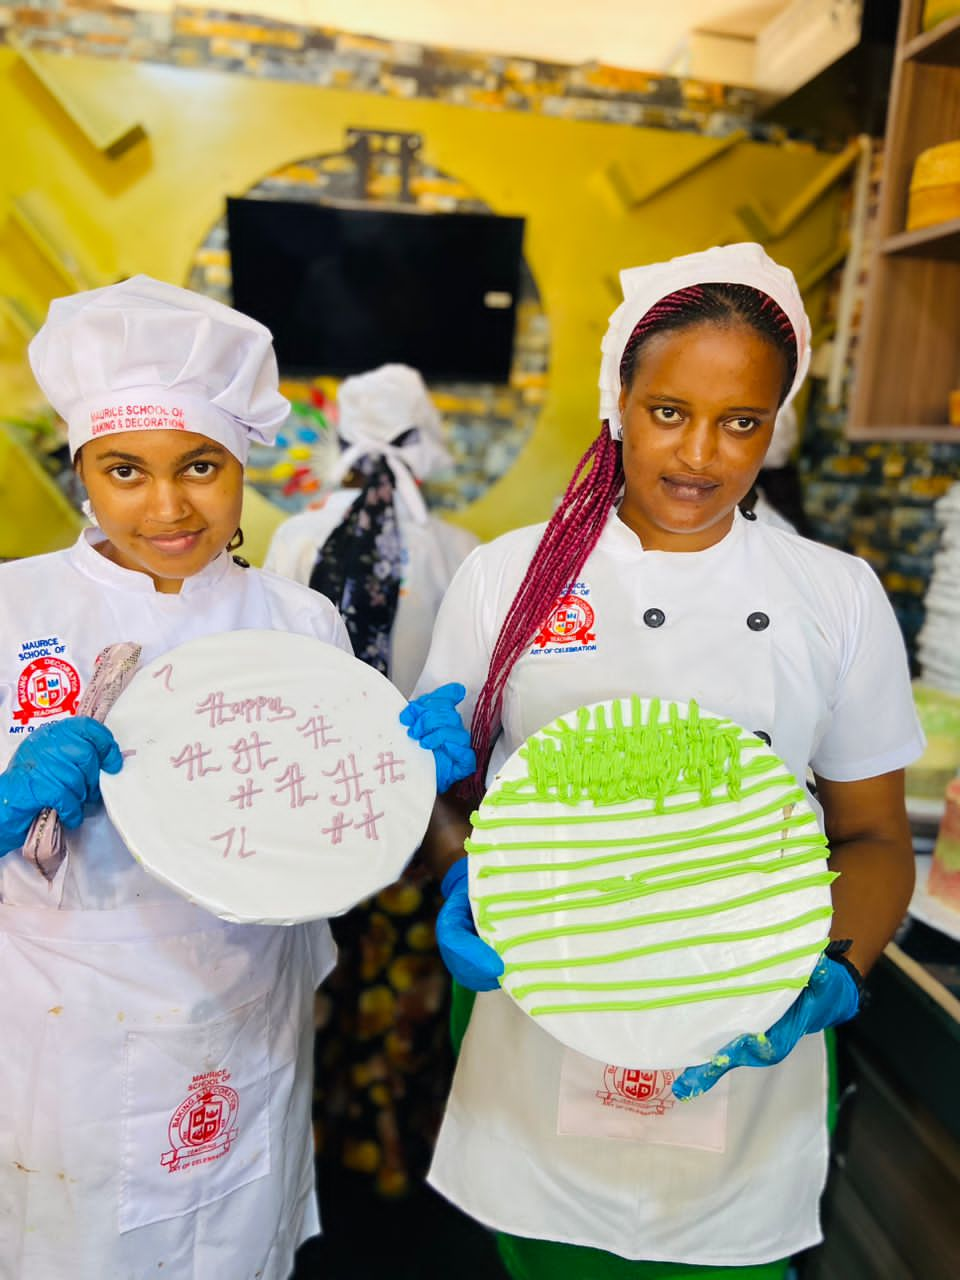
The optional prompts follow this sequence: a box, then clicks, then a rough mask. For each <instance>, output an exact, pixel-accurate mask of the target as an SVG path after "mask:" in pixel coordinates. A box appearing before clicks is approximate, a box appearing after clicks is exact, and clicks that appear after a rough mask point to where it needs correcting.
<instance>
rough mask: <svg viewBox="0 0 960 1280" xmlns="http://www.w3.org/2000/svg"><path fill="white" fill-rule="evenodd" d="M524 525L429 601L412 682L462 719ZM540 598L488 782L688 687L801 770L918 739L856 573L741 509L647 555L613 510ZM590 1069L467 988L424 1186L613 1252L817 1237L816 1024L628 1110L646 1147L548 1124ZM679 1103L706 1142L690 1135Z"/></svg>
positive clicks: (862, 767) (785, 1249) (837, 557)
mask: <svg viewBox="0 0 960 1280" xmlns="http://www.w3.org/2000/svg"><path fill="white" fill-rule="evenodd" d="M542 530H543V526H537V527H533V528H526V529H520V530H517V531H515V532H513V533H509V534H507V535H505V536H504V537H502V538H499V539H497V540H496V541H495V542H493V543H490V544H488V545H487V546H484V547H480V548H479V549H478V550H476V551H474V552H473V553H472V555H471V556H470V557H469V558H468V559H467V560H466V562H465V563H464V565H463V567H462V568H461V570H460V572H459V573H458V574H457V576H456V578H455V579H454V581H453V583H452V584H451V587H450V590H449V591H448V593H447V595H446V598H445V599H444V602H443V605H442V607H441V610H440V614H439V617H438V619H437V624H436V629H435V632H434V640H433V645H432V648H431V650H430V655H429V658H428V660H427V664H426V667H425V669H424V672H423V674H422V675H421V678H420V681H419V686H418V687H419V689H420V690H426V689H430V688H434V687H435V686H436V685H438V684H442V683H444V682H445V681H448V680H460V681H462V682H463V683H464V684H465V685H466V686H467V690H468V692H467V698H466V703H465V707H464V717H465V719H467V721H469V718H470V716H471V714H472V711H473V707H474V705H475V703H476V698H477V695H478V693H479V690H480V687H481V686H482V684H483V681H484V679H485V677H486V674H487V670H488V667H489V661H490V655H491V653H492V651H493V646H494V643H495V641H496V638H497V635H498V633H499V629H500V625H501V623H502V621H503V618H504V615H505V613H506V610H507V608H508V607H509V605H510V603H511V601H512V599H513V597H514V594H515V592H516V590H517V587H518V586H519V584H520V582H521V580H522V578H523V575H524V573H525V571H526V568H527V565H528V564H529V562H530V558H531V556H532V554H533V551H534V549H535V547H536V545H537V542H538V540H539V538H540V535H541V533H542ZM558 604H562V608H561V609H560V611H559V612H558V614H557V615H556V618H557V619H558V621H554V622H553V623H550V624H547V625H546V626H545V627H544V629H543V630H542V631H541V633H540V634H539V636H538V637H537V638H536V639H535V640H534V641H533V642H531V644H530V646H529V647H528V649H527V651H526V653H525V654H524V655H523V657H521V658H520V660H519V661H518V662H517V664H516V666H515V667H514V668H513V671H512V672H511V675H510V678H509V680H508V682H507V686H506V690H505V696H504V702H503V732H502V735H501V737H500V739H499V740H498V743H497V745H496V748H495V752H494V757H493V760H492V761H491V772H490V773H489V774H488V780H489V779H490V778H491V777H492V774H493V772H495V770H496V768H497V767H498V766H499V764H500V763H502V762H503V761H504V760H505V759H506V757H507V756H508V755H509V754H511V753H512V752H513V751H514V750H515V749H516V748H517V747H518V746H520V745H521V743H522V742H523V741H524V740H525V738H527V737H528V736H529V735H530V734H531V733H533V732H534V731H535V730H537V729H539V728H540V727H542V726H543V725H544V724H546V723H548V722H549V721H550V720H552V719H553V718H554V717H556V716H557V715H560V714H562V713H563V712H565V711H569V710H572V709H573V708H574V707H576V706H578V705H581V704H584V703H589V702H595V701H599V700H601V699H607V698H613V697H618V696H622V695H625V694H631V693H636V694H639V695H641V696H647V697H649V696H658V697H660V698H663V699H674V700H682V701H686V700H689V699H691V698H693V699H696V700H697V702H698V703H699V704H700V705H701V706H702V707H703V708H704V709H705V710H707V711H711V712H715V713H718V714H720V715H722V716H729V717H730V718H731V719H733V720H735V721H736V722H738V723H739V724H741V725H743V726H745V727H746V728H748V729H751V730H754V731H759V732H761V733H763V734H765V735H768V736H769V738H770V740H771V742H772V746H773V749H774V750H775V751H776V752H777V754H778V755H779V756H780V757H781V758H782V759H783V760H784V761H785V762H786V764H787V765H788V767H789V768H790V769H791V771H792V772H793V773H794V774H795V776H796V777H798V778H800V779H803V778H805V777H806V775H807V768H808V765H809V766H811V767H812V768H813V769H814V770H815V771H816V772H817V773H818V774H820V775H821V776H823V777H825V778H830V779H834V780H837V781H850V780H855V779H859V778H868V777H872V776H875V775H877V774H881V773H884V772H887V771H889V770H894V769H898V768H901V767H903V766H905V765H907V764H909V763H910V762H911V761H912V760H914V759H916V758H917V757H918V756H919V755H920V753H921V751H922V749H923V737H922V733H921V731H920V727H919V724H918V722H917V719H916V715H915V712H914V708H913V699H912V697H911V692H910V682H909V675H908V669H907V662H906V655H905V652H904V647H903V641H902V638H901V635H900V632H899V629H898V627H897V623H896V620H895V618H894V616H893V612H892V610H891V608H890V605H889V603H888V601H887V599H886V597H885V595H884V593H883V590H882V588H881V586H880V584H879V582H878V581H877V579H876V577H875V576H874V574H873V572H872V571H871V569H870V568H869V567H868V566H867V565H866V564H865V563H864V562H862V561H860V560H857V559H855V558H854V557H852V556H849V555H846V554H844V553H843V552H839V551H836V550H833V549H831V548H828V547H825V546H821V545H819V544H816V543H813V542H809V541H807V540H806V539H803V538H800V537H798V536H796V535H794V534H790V533H786V532H783V531H782V530H779V529H775V528H773V527H771V526H769V525H766V524H764V523H763V522H762V521H758V520H756V519H749V518H746V517H744V516H742V515H741V514H739V513H737V514H736V515H735V517H734V523H733V525H732V528H731V530H730V532H729V533H728V534H727V535H726V537H724V538H723V539H722V540H721V541H720V542H718V543H717V544H715V545H714V546H712V547H709V548H708V549H706V550H704V551H699V552H693V553H670V552H664V551H644V549H643V547H642V546H641V543H640V540H639V538H638V537H637V536H636V535H635V534H634V533H633V532H632V531H631V530H630V529H629V528H627V526H626V525H624V524H623V523H622V522H621V521H620V520H619V518H618V516H617V515H616V514H611V516H610V519H609V521H608V523H607V525H606V527H605V529H604V531H603V533H602V535H601V537H600V540H599V542H598V544H597V546H596V548H595V549H594V551H593V552H592V553H591V555H590V557H589V558H588V560H587V562H586V564H585V565H584V567H583V569H582V570H581V572H580V574H579V575H578V579H577V581H576V582H574V583H571V584H570V585H569V587H568V588H567V589H566V590H565V591H564V592H563V593H561V597H560V599H559V600H558ZM748 619H749V620H750V621H749V622H748ZM813 803H814V808H815V809H816V810H817V812H818V814H819V813H820V811H819V807H818V806H817V805H816V804H815V802H813ZM591 1065H597V1066H598V1067H599V1072H600V1077H599V1079H598V1081H597V1083H598V1085H599V1084H600V1083H601V1082H602V1080H603V1078H604V1076H603V1070H604V1069H603V1064H591V1061H590V1060H589V1059H583V1058H580V1056H579V1055H574V1056H573V1059H571V1058H570V1056H569V1054H568V1052H567V1051H565V1050H564V1048H563V1046H562V1045H561V1044H560V1043H559V1042H558V1041H555V1040H553V1039H552V1038H551V1037H550V1036H549V1035H548V1034H547V1033H546V1032H545V1031H544V1030H542V1028H541V1027H539V1026H538V1025H537V1024H536V1023H535V1022H534V1021H533V1020H532V1019H530V1018H528V1017H527V1016H526V1015H525V1014H523V1013H522V1011H520V1010H519V1008H518V1007H517V1006H515V1005H514V1004H513V1002H512V1001H511V1000H510V998H509V997H508V996H507V995H506V994H504V993H503V992H499V991H497V992H490V993H488V994H483V995H480V996H478V997H477V1000H476V1004H475V1006H474V1010H473V1014H472V1017H471V1021H470V1025H469V1027H468V1029H467V1034H466V1037H465V1039H464V1042H463V1046H462V1049H461V1053H460V1058H459V1062H458V1065H457V1072H456V1076H455V1079H454V1085H453V1090H452V1093H451V1097H450V1100H449V1103H448V1107H447V1112H446V1116H445V1119H444V1123H443V1127H442V1130H441V1133H440V1136H439V1140H438V1143H437V1149H436V1154H435V1157H434V1162H433V1167H432V1169H431V1173H430V1181H431V1183H432V1184H433V1185H434V1186H435V1187H436V1188H437V1189H438V1190H439V1191H441V1192H442V1193H443V1194H444V1195H446V1196H447V1197H448V1198H449V1199H451V1200H453V1201H454V1202H455V1203H456V1204H458V1205H459V1206H460V1207H461V1208H462V1209H464V1210H466V1211H467V1212H468V1213H470V1214H471V1215H472V1216H474V1217H475V1218H477V1219H479V1220H480V1221H482V1222H484V1223H486V1224H487V1225H489V1226H491V1227H494V1228H497V1229H499V1230H503V1231H507V1232H510V1233H512V1234H516V1235H525V1236H531V1237H535V1238H538V1239H548V1240H555V1241H561V1242H566V1243H570V1244H576V1245H585V1246H592V1247H595V1248H599V1249H605V1250H607V1251H609V1252H612V1253H617V1254H620V1255H622V1256H624V1257H626V1258H632V1259H647V1260H652V1261H676V1262H684V1263H688V1264H697V1265H702V1266H748V1265H753V1264H759V1263H762V1262H768V1261H771V1260H775V1259H777V1258H782V1257H786V1256H788V1255H790V1254H791V1253H794V1252H796V1251H798V1250H800V1249H803V1248H806V1247H808V1246H810V1245H812V1244H814V1243H816V1242H817V1240H819V1239H820V1227H819V1218H818V1204H819V1197H820V1193H821V1191H822V1188H823V1183H824V1180H825V1177H826V1168H827V1133H826V1122H825V1118H826V1065H825V1056H824V1048H823V1037H822V1036H807V1037H805V1038H804V1039H803V1040H802V1041H801V1042H800V1043H799V1045H798V1046H797V1047H796V1049H795V1050H794V1051H793V1053H791V1054H790V1055H789V1057H788V1058H786V1059H785V1061H784V1062H783V1063H781V1064H780V1065H778V1066H775V1067H770V1068H766V1069H763V1070H746V1069H744V1070H738V1071H734V1072H731V1073H730V1074H729V1075H728V1076H727V1077H725V1080H724V1081H721V1083H720V1084H719V1085H717V1086H716V1088H715V1089H714V1090H712V1091H711V1092H710V1093H708V1094H705V1095H703V1097H702V1098H698V1099H695V1100H694V1101H692V1102H689V1103H684V1104H682V1108H681V1109H680V1111H678V1112H677V1113H676V1114H677V1116H678V1119H677V1120H676V1121H675V1120H674V1119H673V1113H672V1112H671V1111H670V1108H671V1107H673V1106H674V1103H673V1102H672V1100H671V1099H672V1095H671V1094H670V1093H669V1089H666V1090H665V1091H664V1093H663V1096H664V1098H665V1099H666V1108H667V1110H666V1113H665V1115H664V1117H663V1118H662V1121H657V1122H656V1123H658V1124H659V1123H662V1125H663V1128H662V1131H656V1130H655V1131H654V1132H653V1135H652V1136H650V1129H649V1126H650V1123H651V1121H650V1120H649V1117H644V1120H643V1123H644V1125H645V1126H646V1128H645V1130H644V1133H645V1137H644V1139H643V1140H631V1141H624V1140H621V1139H617V1138H611V1137H605V1136H602V1133H603V1126H602V1124H598V1128H597V1130H596V1135H597V1136H593V1133H594V1130H592V1129H591V1130H590V1133H589V1135H588V1136H584V1134H583V1133H582V1132H581V1133H579V1134H577V1135H576V1136H572V1135H571V1133H570V1131H569V1129H564V1132H563V1133H562V1135H561V1134H560V1133H558V1128H562V1127H563V1126H562V1125H560V1123H559V1120H558V1116H559V1114H560V1112H561V1110H562V1108H561V1107H560V1105H559V1103H558V1099H559V1098H560V1096H561V1092H562V1090H563V1089H564V1087H565V1086H564V1085H563V1083H562V1081H563V1080H564V1079H566V1078H567V1077H568V1075H570V1073H571V1072H573V1074H574V1075H576V1074H577V1073H580V1074H581V1075H582V1073H583V1070H584V1067H585V1066H586V1067H589V1066H591ZM616 1065H618V1066H630V1067H637V1068H641V1069H642V1066H643V1064H616ZM686 1065H690V1064H687V1063H678V1064H677V1067H678V1068H681V1067H683V1066H686ZM588 1074H589V1073H588ZM693 1108H701V1109H702V1112H698V1114H702V1116H703V1129H704V1132H705V1133H706V1132H707V1131H709V1134H710V1138H709V1141H706V1140H705V1141H704V1142H703V1143H702V1144H701V1145H699V1146H698V1145H697V1142H696V1134H695V1133H694V1135H693V1137H691V1134H690V1129H691V1125H690V1117H691V1116H692V1115H693V1110H692V1109H693ZM564 1114H565V1113H564ZM705 1148H707V1149H705ZM718 1148H719V1149H718Z"/></svg>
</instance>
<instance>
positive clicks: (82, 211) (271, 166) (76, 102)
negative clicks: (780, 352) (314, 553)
mask: <svg viewBox="0 0 960 1280" xmlns="http://www.w3.org/2000/svg"><path fill="white" fill-rule="evenodd" d="M0 15H4V17H5V19H6V26H5V27H4V28H2V30H3V31H4V32H5V43H6V47H5V48H0V118H2V120H3V121H4V131H5V134H8V135H9V141H8V145H7V146H6V147H5V164H4V166H3V169H2V171H0V202H2V203H0V209H2V215H0V216H2V217H3V221H2V223H0V309H2V317H0V324H2V326H3V329H2V339H0V341H2V348H0V379H2V381H0V388H2V390H0V396H2V402H0V414H7V415H9V414H16V413H23V412H27V411H29V410H31V409H32V408H33V407H34V406H35V404H36V392H35V390H34V389H33V388H32V384H31V380H30V378H29V374H28V372H27V370H26V368H25V361H24V347H25V341H26V339H27V337H28V336H29V333H30V332H31V330H32V329H33V328H34V327H35V326H36V324H37V323H39V321H40V319H41V318H42V316H43V314H44V311H45V307H46V305H47V303H48V301H49V299H50V298H51V297H53V296H55V295H57V294H61V293H64V292H67V291H69V290H71V289H74V288H78V287H85V286H88V285H93V284H102V283H107V282H109V281H111V280H113V279H116V278H117V277H119V276H124V275H129V274H132V273H134V272H137V271H146V272H149V273H152V274H154V275H157V276H160V277H162V278H164V279H168V280H172V281H175V282H178V283H186V282H187V281H188V280H189V279H191V272H192V271H193V270H195V269H196V268H197V266H198V263H200V265H201V266H202V259H203V255H204V253H205V252H206V253H207V261H208V264H209V261H210V258H209V253H210V251H211V249H213V250H215V249H216V247H217V246H216V244H215V229H216V227H217V225H218V223H219V221H220V219H221V218H222V214H223V206H224V199H225V197H226V196H227V195H237V194H243V193H246V192H248V191H250V190H251V188H256V187H258V186H261V189H262V184H264V183H265V182H267V181H268V180H273V179H275V178H276V176H277V175H278V174H286V175H287V176H288V177H289V175H290V174H291V172H294V171H296V170H298V169H299V170H300V171H301V173H302V172H303V171H305V170H308V169H310V168H311V166H313V167H314V169H316V166H317V165H318V164H321V161H322V158H324V157H326V158H328V159H329V158H330V157H335V156H338V155H341V156H342V155H345V154H347V153H348V151H349V139H350V138H351V136H354V135H355V133H356V132H357V131H364V130H367V131H369V130H379V131H387V132H390V133H394V134H400V133H407V134H416V135H417V136H418V137H419V138H420V139H421V140H422V143H421V147H420V150H419V165H420V168H419V170H418V174H417V177H418V180H419V188H418V189H417V191H416V192H415V193H414V198H415V199H416V200H417V202H419V203H421V205H422V204H423V203H425V202H426V203H428V204H429V203H430V202H433V207H441V208H442V207H451V205H452V206H453V207H463V204H464V203H467V204H468V205H469V204H471V203H476V205H477V206H482V207H485V208H488V209H490V210H493V211H494V212H497V213H504V214H519V215H522V216H523V217H525V219H526V240H525V260H526V264H527V268H528V270H529V289H528V292H527V301H528V304H529V305H528V307H527V321H528V323H527V326H526V329H524V328H523V326H521V341H520V343H519V344H518V358H517V360H515V369H514V377H513V379H512V385H511V386H509V387H505V388H489V387H485V388H481V389H476V388H464V387H457V388H438V391H439V392H440V393H441V395H442V397H444V399H443V407H444V410H445V418H446V421H447V423H448V428H449V430H450V431H451V433H453V434H454V435H456V434H457V432H459V433H460V434H461V436H464V437H470V441H471V442H470V447H469V448H465V453H466V454H470V456H472V457H474V458H475V457H476V456H477V454H478V452H479V448H478V441H480V440H482V436H483V432H484V430H486V431H488V433H489V439H490V444H491V446H492V449H491V451H492V454H493V456H494V457H496V456H498V455H499V457H500V462H499V463H497V464H496V468H495V469H496V470H497V471H500V470H503V471H505V474H503V475H502V478H500V479H498V480H497V481H496V483H493V484H492V485H489V487H486V486H487V485H488V484H489V481H490V480H491V479H492V478H493V477H492V476H490V475H486V476H479V477H478V476H477V474H476V469H474V472H473V479H472V481H469V482H468V483H466V484H465V485H464V486H463V487H462V488H461V489H460V490H459V491H453V490H451V489H449V488H448V489H447V491H446V492H445V493H443V494H440V495H438V496H439V497H440V498H441V499H442V501H444V502H445V503H446V504H447V505H454V504H456V503H458V502H459V503H460V504H463V503H466V504H467V505H465V506H462V509H461V510H460V511H459V512H458V513H457V516H456V518H458V519H461V520H462V521H463V522H464V523H466V524H469V525H470V526H472V527H473V528H475V529H476V530H477V531H478V532H480V533H481V534H483V535H490V534H493V533H496V532H499V531H500V530H502V529H504V528H507V527H510V526H511V525H514V524H517V523H520V522H525V521H529V520H532V519H539V518H542V517H543V516H544V515H545V514H547V513H548V512H549V510H550V508H551V505H552V503H553V501H554V500H555V498H556V496H557V494H558V493H559V492H560V491H561V490H562V488H563V487H564V485H565V482H566V479H567V477H568V475H569V472H570V469H571V465H572V463H573V461H574V459H575V458H576V456H577V455H578V454H579V453H580V451H581V450H582V448H583V447H584V445H585V444H586V443H587V441H588V440H589V439H590V438H591V436H592V435H593V433H594V431H595V429H596V390H595V388H596V376H597V363H598V344H599V338H600V335H601V333H602V331H603V328H604V325H605V321H606V317H607V315H608V314H609V312H610V310H611V309H612V307H613V306H614V305H615V304H616V302H617V286H616V275H617V271H618V270H619V269H620V268H621V267H623V266H627V265H632V264H635V263H638V262H643V261H648V260H652V259H656V258H660V257H664V256H669V255H671V254H675V253H682V252H686V251H689V250H692V249H696V248H701V247H704V246H706V245H709V244H711V243H715V242H717V241H718V240H719V241H724V240H733V239H743V238H750V237H756V236H760V237H761V238H764V239H766V240H768V241H769V243H770V245H771V248H772V250H773V251H774V252H775V253H776V254H777V255H778V256H779V257H781V258H782V259H783V260H784V261H785V262H787V263H788V264H789V265H791V266H792V267H794V269H795V270H796V271H797V273H798V275H799V277H800V279H801V283H802V284H803V286H804V287H805V289H806V292H807V298H808V302H809V304H810V307H811V310H812V312H813V313H814V315H815V316H817V315H818V314H819V312H820V310H821V308H822V302H823V298H824V296H825V291H826V284H827V279H828V275H829V271H830V270H831V269H832V267H833V266H835V265H836V263H837V262H838V260H839V259H840V257H842V254H843V244H844V240H843V237H844V229H843V224H842V217H841V201H840V193H839V190H838V188H837V186H836V183H835V180H834V173H835V166H836V157H835V156H832V155H829V154H825V153H821V152H818V151H816V150H815V149H814V148H813V147H811V146H808V145H805V144H799V143H795V142H790V141H788V140H786V139H785V138H783V137H782V136H780V135H778V134H777V133H776V132H774V131H771V130H770V129H768V128H766V127H761V126H759V125H757V124H756V123H755V122H754V120H753V112H754V108H755V103H754V102H753V100H752V99H751V97H750V95H749V94H746V93H745V92H744V91H742V90H730V89H725V88H723V87H722V86H716V85H702V84H696V83H689V82H688V83H681V82H679V81H676V80H672V79H670V78H668V77H659V76H643V75H639V74H637V73H633V72H620V71H618V70H616V69H615V68H607V67H595V66H594V67H583V68H571V67H561V66H556V65H548V64H542V63H536V62H531V61H522V60H517V59H511V58H507V57H503V58H497V57H493V56H483V57H481V56H473V55H465V54H462V53H451V52H449V51H443V50H433V49H423V48H417V47H411V46H406V45H395V44H390V43H388V42H384V41H371V40H366V39H361V38H358V37H354V36H349V35H346V34H344V33H338V32H331V31H325V30H316V29H311V28H306V27H297V26H292V25H289V24H282V23H266V22H254V21H251V20H250V19H249V18H243V19H232V18H231V17H230V16H229V15H228V14H224V13H220V12H214V11H204V10H193V9H186V8H177V9H174V10H173V11H172V12H167V13H163V14H149V13H143V12H131V11H125V10H122V9H117V8H114V7H112V6H99V7H98V6H97V5H96V4H86V3H85V4H83V5H82V6H81V5H72V6H71V5H55V4H47V3H43V4H33V5H29V6H25V7H21V8H19V9H13V10H11V9H0ZM0 21H3V18H0ZM68 55H69V56H68ZM321 167H322V164H321ZM321 185H322V184H321ZM368 194H369V193H368ZM396 195H397V193H396V190H395V189H393V188H391V185H390V175H389V174H387V175H386V178H385V182H384V183H383V184H382V185H381V191H380V194H377V193H374V196H375V198H384V196H385V197H386V198H387V199H391V200H394V201H395V200H396ZM211 236H214V241H211ZM221 247H222V246H221ZM219 265H220V269H221V273H222V272H223V270H225V269H226V270H228V264H225V263H224V262H223V260H222V256H221V259H220V261H219ZM194 278H195V277H194ZM318 372H321V371H318ZM465 404H466V408H464V405H465ZM485 424H486V426H485ZM462 452H464V451H462ZM511 464H512V465H511ZM465 474H469V468H466V469H465ZM474 499H475V500H474Z"/></svg>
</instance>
